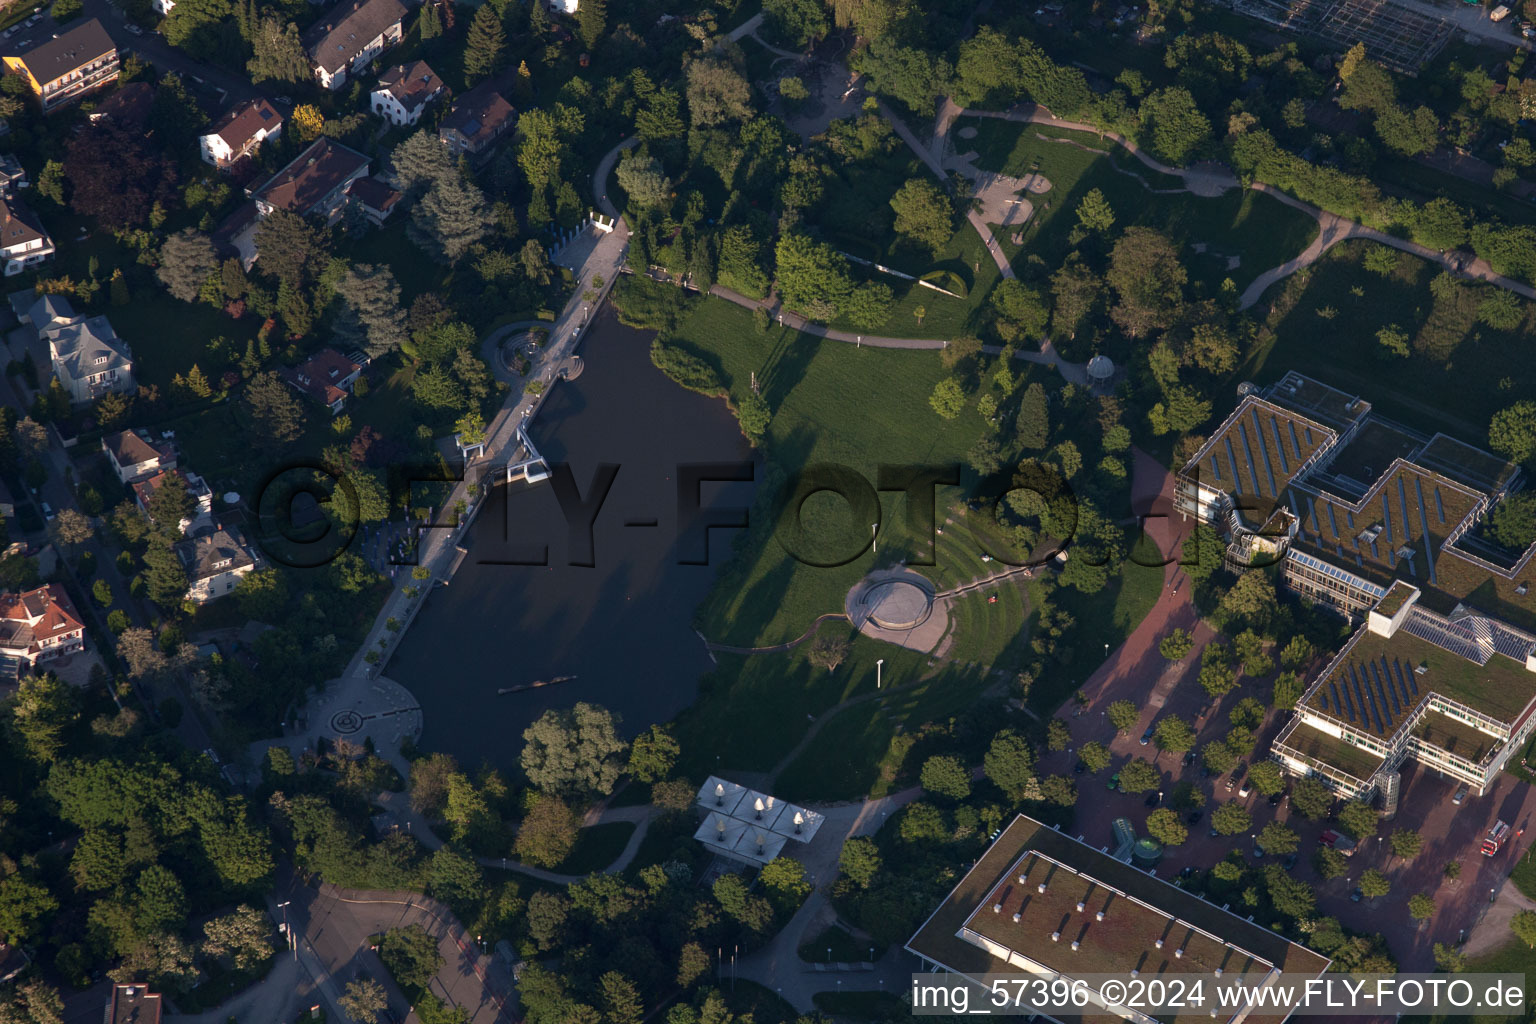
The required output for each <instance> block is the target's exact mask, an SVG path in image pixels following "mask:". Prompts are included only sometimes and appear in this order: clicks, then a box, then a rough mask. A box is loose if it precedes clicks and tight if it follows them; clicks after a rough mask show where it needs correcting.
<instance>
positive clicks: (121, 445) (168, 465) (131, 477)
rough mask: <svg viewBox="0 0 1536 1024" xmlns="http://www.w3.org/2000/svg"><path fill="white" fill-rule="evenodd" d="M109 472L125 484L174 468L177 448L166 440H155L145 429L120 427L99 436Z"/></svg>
mask: <svg viewBox="0 0 1536 1024" xmlns="http://www.w3.org/2000/svg"><path fill="white" fill-rule="evenodd" d="M101 450H102V451H104V452H106V453H107V461H108V462H110V463H111V464H112V472H113V473H114V474H116V476H117V479H118V481H119V482H120V483H122V484H124V485H127V484H131V483H135V482H137V481H139V480H143V479H144V478H145V477H148V476H154V475H155V474H156V473H159V472H161V471H163V470H167V469H175V468H176V449H175V448H174V447H172V446H171V445H170V444H169V443H167V442H164V441H161V442H156V441H155V440H154V438H152V437H150V435H149V431H147V430H120V431H118V432H117V433H115V434H107V435H106V436H105V437H103V438H102V439H101Z"/></svg>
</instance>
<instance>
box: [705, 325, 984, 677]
mask: <svg viewBox="0 0 1536 1024" xmlns="http://www.w3.org/2000/svg"><path fill="white" fill-rule="evenodd" d="M675 337H676V340H677V341H678V342H679V343H682V344H685V345H687V346H688V347H690V348H691V349H693V350H694V351H696V352H698V353H699V354H701V355H702V356H703V357H705V358H706V359H708V360H710V361H711V362H712V363H713V364H714V365H715V367H716V368H717V370H718V371H719V372H720V373H721V377H722V380H724V381H725V383H726V386H727V388H728V389H729V390H730V392H731V394H732V396H733V397H734V398H736V399H738V400H739V399H740V397H741V396H743V395H744V394H745V393H746V390H747V388H748V387H749V381H750V378H751V375H752V374H753V373H754V372H755V373H756V375H757V380H758V383H759V385H760V387H761V393H762V395H763V397H764V399H765V400H766V401H767V403H768V405H769V407H770V408H771V409H773V410H774V418H773V422H772V424H771V425H770V427H769V436H768V439H767V441H766V443H765V447H764V450H765V453H766V457H767V459H768V460H769V462H770V464H771V465H770V467H769V473H770V474H772V473H775V472H779V473H783V474H786V475H791V476H792V475H797V474H799V473H800V472H801V470H802V468H803V467H806V466H809V465H812V464H816V463H831V464H834V465H838V466H843V467H848V468H850V469H852V470H854V471H855V472H856V473H857V474H859V475H861V476H863V477H864V479H865V480H866V481H868V482H869V485H870V487H871V488H873V486H874V481H875V479H876V469H877V466H878V465H881V464H885V465H894V466H912V465H920V464H921V465H926V464H948V463H958V462H962V461H963V456H964V453H965V452H966V450H967V449H969V448H970V447H971V445H972V444H973V443H974V442H975V439H976V438H977V437H978V436H979V435H980V434H981V432H982V429H983V424H982V421H981V417H980V416H979V414H977V413H976V411H975V410H974V409H973V408H967V409H966V410H965V411H964V412H962V413H961V415H960V416H959V417H958V418H956V419H954V420H944V419H942V418H940V417H939V416H938V415H936V414H934V413H933V412H932V411H931V410H930V409H929V406H928V397H929V395H930V394H931V393H932V391H933V388H934V385H935V384H937V383H938V382H939V381H940V380H942V379H944V378H945V377H946V376H948V371H946V370H945V369H944V367H943V365H942V364H941V363H940V361H939V357H938V354H937V353H935V352H927V351H905V350H892V349H875V348H857V347H855V346H852V345H847V344H844V343H842V342H830V341H825V340H823V339H819V338H814V337H812V336H810V335H801V334H798V333H795V332H792V331H787V330H783V329H780V328H777V327H775V328H772V329H770V330H769V332H768V333H767V334H766V335H765V334H760V333H758V332H757V331H756V329H755V328H754V327H753V326H752V319H751V314H750V313H748V312H747V311H746V310H744V309H741V308H739V307H737V306H734V305H731V304H729V303H726V302H724V301H722V300H719V299H706V300H704V301H703V302H701V303H700V304H699V305H698V306H697V307H696V308H695V310H694V312H693V313H692V314H691V315H690V316H689V318H688V319H687V320H685V321H684V322H683V323H682V324H681V325H679V328H678V330H677V332H676V335H675ZM946 490H947V489H946V488H940V489H939V491H938V498H937V506H938V507H939V508H943V507H946V506H947V504H948V503H949V500H951V496H950V495H949V494H947V493H946ZM879 500H880V503H881V509H882V511H881V515H880V518H881V532H880V540H879V549H880V550H879V552H878V553H872V552H871V551H870V549H869V545H868V544H866V543H865V540H866V538H867V537H868V536H869V525H870V524H869V522H857V523H855V522H853V521H852V518H853V514H852V513H851V512H850V511H849V507H848V506H847V504H846V503H844V502H843V501H842V500H841V499H838V498H835V497H833V496H831V495H830V494H819V495H814V496H812V498H811V499H810V500H809V501H807V502H806V503H805V506H804V508H803V509H802V515H801V522H802V525H803V527H804V532H805V535H806V537H807V538H808V539H807V542H806V543H805V544H804V545H803V547H802V548H799V549H797V550H800V551H801V553H802V554H804V555H806V556H807V557H808V558H812V559H815V560H818V561H823V562H839V561H843V560H844V559H851V560H849V561H847V562H846V564H842V565H833V566H830V567H826V568H821V567H817V566H812V565H808V564H805V562H803V561H800V560H797V559H796V558H794V557H791V556H790V555H789V554H788V550H787V549H786V547H785V545H784V543H783V542H782V541H781V540H780V539H779V538H778V537H776V536H775V531H774V527H775V524H774V523H771V522H769V521H768V519H769V516H768V515H766V514H763V513H761V512H760V513H759V514H758V515H757V517H756V519H755V520H754V522H753V524H752V526H751V528H750V529H749V530H748V531H747V533H746V535H745V537H744V539H743V541H742V542H741V546H740V548H739V549H738V551H737V554H736V555H735V556H734V557H733V558H732V561H731V562H730V563H729V564H728V565H727V566H726V568H725V570H724V571H723V572H722V575H721V579H720V581H719V582H718V583H717V584H716V586H715V588H714V590H713V591H712V592H711V594H710V597H709V598H708V599H707V600H706V602H705V603H704V605H703V607H702V608H701V609H700V612H699V615H698V620H699V621H698V625H699V628H700V629H701V631H702V632H703V634H704V636H705V637H707V638H708V639H709V640H712V641H715V642H717V643H729V644H735V645H738V646H751V647H760V646H766V645H769V644H775V643H782V642H784V641H787V640H791V639H794V638H795V637H797V636H799V635H800V634H801V633H803V632H804V631H805V630H806V629H807V628H808V627H809V625H810V623H811V620H813V619H814V618H815V617H816V616H818V615H821V614H824V613H828V612H840V611H842V610H843V605H844V600H845V598H846V596H847V592H848V590H849V588H850V587H852V586H853V584H854V583H856V582H857V581H858V580H859V579H860V578H862V577H863V576H864V575H865V574H866V573H867V572H869V571H870V570H871V569H873V568H876V567H884V566H887V565H889V564H891V563H892V562H893V561H895V557H893V556H894V555H895V553H897V552H905V551H909V550H915V549H916V548H917V541H918V539H917V538H911V537H908V536H906V517H905V515H904V509H903V508H902V506H901V502H902V501H903V497H902V495H901V493H900V492H895V491H891V492H884V493H882V494H880V496H879ZM791 525H792V524H791Z"/></svg>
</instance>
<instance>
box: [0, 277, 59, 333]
mask: <svg viewBox="0 0 1536 1024" xmlns="http://www.w3.org/2000/svg"><path fill="white" fill-rule="evenodd" d="M10 301H11V311H12V312H14V313H15V314H16V319H17V320H20V321H21V322H22V323H24V324H26V325H27V326H29V327H31V328H32V329H33V330H35V331H37V332H38V333H39V334H41V333H42V332H44V331H46V330H48V329H49V328H50V327H54V326H58V325H62V324H66V323H69V322H70V321H71V320H73V319H74V318H75V307H74V306H71V305H70V304H69V299H68V297H66V296H63V295H54V294H48V295H39V294H37V290H36V289H34V288H27V289H24V290H22V291H19V292H12V293H11V295H10Z"/></svg>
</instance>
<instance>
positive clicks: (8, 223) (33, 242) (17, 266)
mask: <svg viewBox="0 0 1536 1024" xmlns="http://www.w3.org/2000/svg"><path fill="white" fill-rule="evenodd" d="M53 251H54V250H53V239H52V238H50V237H49V236H48V232H47V231H45V230H43V224H42V222H41V221H39V220H38V219H37V214H35V213H33V212H32V211H31V210H30V209H28V208H27V204H26V203H23V202H22V201H21V200H20V199H18V198H16V196H14V195H9V194H7V195H0V252H3V253H4V256H5V276H6V277H15V276H16V275H17V274H20V273H22V272H23V271H26V270H29V269H31V268H32V267H35V266H37V265H38V264H39V263H41V262H43V261H44V260H46V259H47V258H48V257H50V256H52V255H53Z"/></svg>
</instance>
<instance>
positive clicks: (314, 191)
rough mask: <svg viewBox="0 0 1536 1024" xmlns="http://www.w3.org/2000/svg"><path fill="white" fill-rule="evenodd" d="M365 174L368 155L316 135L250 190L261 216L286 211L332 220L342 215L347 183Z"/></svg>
mask: <svg viewBox="0 0 1536 1024" xmlns="http://www.w3.org/2000/svg"><path fill="white" fill-rule="evenodd" d="M367 173H368V158H367V157H366V156H364V155H363V154H361V153H359V152H357V151H356V150H354V149H348V148H347V147H346V146H343V145H342V144H341V143H339V142H336V141H335V140H334V139H330V138H319V139H316V140H315V141H314V142H312V143H310V145H309V147H308V148H307V149H305V150H304V152H302V153H300V154H299V155H298V156H296V157H294V158H293V160H291V161H290V162H289V163H288V165H287V166H286V167H284V168H283V169H282V170H280V171H278V172H277V173H276V174H274V175H273V176H272V177H271V179H269V180H268V181H267V182H266V184H264V185H262V186H261V187H260V188H258V189H256V190H255V191H254V192H252V193H251V198H252V199H254V200H255V201H256V208H257V210H259V211H260V213H261V215H262V216H263V217H266V216H269V215H270V214H271V213H272V211H273V210H286V211H288V212H289V213H296V214H299V215H300V216H303V217H320V218H322V219H324V220H327V221H334V220H335V219H336V218H337V217H339V216H340V215H341V209H342V206H343V205H344V204H345V201H346V196H347V186H348V185H350V184H351V183H352V181H353V180H354V179H356V178H361V177H362V176H363V175H365V174H367Z"/></svg>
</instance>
